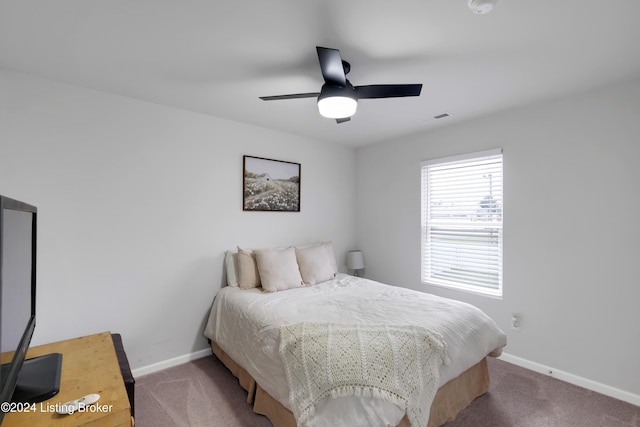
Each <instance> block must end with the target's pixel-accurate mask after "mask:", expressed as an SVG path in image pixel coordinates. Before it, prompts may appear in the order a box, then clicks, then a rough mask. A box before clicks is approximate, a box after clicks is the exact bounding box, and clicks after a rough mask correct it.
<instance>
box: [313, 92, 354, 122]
mask: <svg viewBox="0 0 640 427" xmlns="http://www.w3.org/2000/svg"><path fill="white" fill-rule="evenodd" d="M357 108H358V101H356V100H355V99H353V98H350V97H348V96H329V97H326V98H321V99H318V111H320V114H321V115H322V116H324V117H327V118H330V119H344V118H346V117H351V116H353V115H354V114H355V113H356V109H357Z"/></svg>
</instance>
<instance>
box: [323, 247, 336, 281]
mask: <svg viewBox="0 0 640 427" xmlns="http://www.w3.org/2000/svg"><path fill="white" fill-rule="evenodd" d="M321 245H322V247H324V250H325V251H326V252H327V256H328V257H329V265H330V266H331V271H333V275H334V277H335V276H336V275H337V274H338V265H337V263H336V254H335V252H334V251H333V242H324V243H321Z"/></svg>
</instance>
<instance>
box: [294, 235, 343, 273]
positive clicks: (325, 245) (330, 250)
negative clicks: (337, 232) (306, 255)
mask: <svg viewBox="0 0 640 427" xmlns="http://www.w3.org/2000/svg"><path fill="white" fill-rule="evenodd" d="M314 246H321V247H323V248H324V250H325V251H326V252H327V257H329V265H330V266H331V270H332V271H333V272H334V275H337V274H338V264H337V263H336V255H335V253H334V252H333V242H331V241H329V242H321V243H312V244H310V245H304V246H296V249H307V248H312V247H314Z"/></svg>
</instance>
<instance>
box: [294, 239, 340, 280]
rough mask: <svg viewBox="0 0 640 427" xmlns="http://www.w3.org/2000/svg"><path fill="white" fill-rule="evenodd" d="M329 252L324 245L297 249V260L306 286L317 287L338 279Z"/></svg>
mask: <svg viewBox="0 0 640 427" xmlns="http://www.w3.org/2000/svg"><path fill="white" fill-rule="evenodd" d="M327 252H328V251H327V249H326V247H325V245H324V244H321V245H316V246H309V247H305V248H296V259H297V261H298V267H299V268H300V274H301V275H302V281H303V282H304V284H305V285H315V284H317V283H321V282H326V281H327V280H331V279H333V278H334V277H336V272H335V271H334V268H333V266H332V265H331V260H330V259H329V255H328V254H327ZM334 263H335V260H334Z"/></svg>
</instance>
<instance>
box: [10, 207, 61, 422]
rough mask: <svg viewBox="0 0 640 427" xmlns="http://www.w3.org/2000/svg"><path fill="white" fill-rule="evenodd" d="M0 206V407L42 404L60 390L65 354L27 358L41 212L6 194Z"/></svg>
mask: <svg viewBox="0 0 640 427" xmlns="http://www.w3.org/2000/svg"><path fill="white" fill-rule="evenodd" d="M0 208H1V209H0V358H1V362H2V369H1V370H0V403H4V402H29V403H33V402H40V401H43V400H45V399H48V398H50V397H52V396H54V395H55V394H56V393H57V392H58V390H59V385H60V368H61V365H62V356H61V355H60V354H57V353H55V354H48V355H45V356H40V357H35V358H32V359H27V360H25V357H26V354H27V350H28V348H29V344H30V343H31V337H32V336H33V332H34V329H35V325H36V254H37V218H38V210H37V208H36V207H35V206H32V205H29V204H27V203H23V202H19V201H17V200H14V199H11V198H8V197H4V196H0ZM3 418H4V412H3V411H0V423H1V422H2V420H3Z"/></svg>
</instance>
